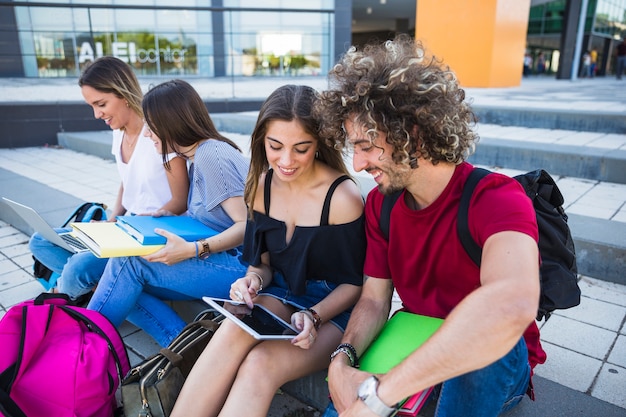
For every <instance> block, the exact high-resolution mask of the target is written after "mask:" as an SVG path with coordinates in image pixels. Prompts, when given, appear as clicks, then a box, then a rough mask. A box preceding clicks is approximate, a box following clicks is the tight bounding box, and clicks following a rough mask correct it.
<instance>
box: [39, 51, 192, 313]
mask: <svg viewBox="0 0 626 417" xmlns="http://www.w3.org/2000/svg"><path fill="white" fill-rule="evenodd" d="M78 85H79V86H80V89H81V93H82V95H83V97H84V99H85V102H86V103H87V104H88V105H89V106H91V107H92V109H93V114H94V117H95V118H96V119H102V120H104V122H105V123H106V124H107V126H109V127H110V128H111V129H113V144H112V147H111V153H112V154H113V156H114V157H115V163H116V167H117V171H118V173H119V175H120V178H121V184H120V187H119V191H118V193H117V199H116V200H115V204H114V205H113V207H112V208H111V210H110V214H109V216H108V221H115V218H116V216H121V215H125V214H128V215H130V214H151V213H153V212H157V211H159V210H167V211H169V212H172V213H175V214H182V213H184V212H185V210H186V209H187V193H188V190H189V180H188V176H187V166H186V161H185V159H184V158H181V157H178V156H176V154H173V153H170V154H168V155H167V156H166V158H165V162H167V164H164V160H163V157H162V156H161V155H160V154H159V153H157V152H155V150H154V146H153V144H152V141H151V140H150V139H148V138H146V137H144V135H143V133H144V122H143V111H142V109H141V99H142V96H143V93H142V91H141V87H140V85H139V82H138V81H137V77H136V76H135V74H134V72H133V70H132V68H131V67H130V66H129V65H128V64H126V63H125V62H123V61H122V60H120V59H118V58H115V57H111V56H106V57H101V58H98V59H96V60H95V61H93V62H92V63H91V64H88V65H87V66H86V67H85V69H84V71H83V72H82V74H81V76H80V78H79V80H78ZM165 165H167V168H166V166H165ZM29 248H30V250H31V252H32V253H33V255H34V256H35V257H36V258H37V259H38V260H39V261H41V262H42V263H43V264H44V265H45V266H47V267H48V268H50V269H51V270H52V271H54V272H56V273H58V274H60V277H59V278H58V281H57V285H58V286H57V288H56V290H55V291H56V292H60V293H64V294H67V295H68V296H69V297H70V298H71V299H72V300H74V301H75V302H76V303H78V304H84V303H86V301H87V298H88V297H90V296H91V291H92V289H93V287H94V286H95V285H96V284H97V283H98V281H99V279H100V276H101V275H102V272H103V271H104V268H105V266H106V264H107V261H108V259H106V258H97V257H96V256H95V255H93V254H92V253H91V252H80V253H76V254H73V253H72V252H69V251H67V250H65V249H63V248H61V247H59V246H56V245H55V244H53V243H51V242H50V241H48V240H46V239H45V238H43V237H42V236H41V235H39V234H38V233H35V234H34V235H33V236H32V237H31V239H30V241H29Z"/></svg>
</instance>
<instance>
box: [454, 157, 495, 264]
mask: <svg viewBox="0 0 626 417" xmlns="http://www.w3.org/2000/svg"><path fill="white" fill-rule="evenodd" d="M490 173H491V171H489V170H487V169H483V168H474V170H473V171H472V172H471V174H470V175H469V177H468V178H467V180H466V181H465V185H464V186H463V194H461V202H460V203H459V212H458V214H457V221H456V230H457V234H458V235H459V239H460V240H461V244H462V245H463V249H465V252H467V254H468V255H469V257H470V258H472V261H474V263H475V264H476V265H477V266H478V267H480V258H481V257H482V254H483V248H481V247H480V246H479V245H478V243H476V241H475V240H474V238H473V237H472V234H471V233H470V230H469V222H468V219H467V218H468V212H469V204H470V200H471V199H472V194H473V193H474V189H475V188H476V185H478V182H479V181H480V180H481V179H483V178H484V177H486V176H487V175H488V174H490Z"/></svg>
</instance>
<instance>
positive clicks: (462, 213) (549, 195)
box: [379, 168, 580, 320]
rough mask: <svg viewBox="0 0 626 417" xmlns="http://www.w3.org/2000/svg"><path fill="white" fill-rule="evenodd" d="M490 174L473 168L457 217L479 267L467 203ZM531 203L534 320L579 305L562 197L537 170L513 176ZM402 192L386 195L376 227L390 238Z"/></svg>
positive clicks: (478, 249)
mask: <svg viewBox="0 0 626 417" xmlns="http://www.w3.org/2000/svg"><path fill="white" fill-rule="evenodd" d="M490 173H491V171H489V170H486V169H482V168H475V169H474V170H473V171H472V173H471V174H470V176H469V178H468V179H467V182H466V183H465V186H464V187H463V194H462V196H461V203H460V206H459V213H458V218H457V233H458V235H459V239H460V240H461V243H462V244H463V247H464V249H465V251H466V252H467V254H468V255H469V256H470V258H472V260H473V261H474V263H475V264H476V265H478V266H480V259H481V255H482V248H481V247H480V246H478V244H477V243H476V241H474V239H473V238H472V235H471V234H470V232H469V227H468V220H467V213H468V210H469V202H470V199H471V197H472V193H473V192H474V188H476V185H477V184H478V182H479V181H480V180H481V179H482V178H483V177H485V176H486V175H488V174H490ZM514 179H515V180H517V181H518V182H519V183H520V184H522V186H523V187H524V190H525V191H526V195H528V197H529V198H530V199H531V200H532V202H533V207H534V209H535V213H536V215H537V225H538V228H539V253H540V254H541V269H540V280H541V295H540V299H539V310H538V311H537V320H542V319H544V318H545V320H547V319H548V318H549V317H550V315H551V314H552V312H553V311H554V310H557V309H559V310H563V309H567V308H571V307H575V306H577V305H578V304H580V288H579V287H578V267H577V265H576V251H575V249H574V240H573V238H572V234H571V232H570V229H569V226H568V224H567V214H565V210H564V209H563V203H564V202H565V200H564V199H563V195H562V194H561V191H560V190H559V188H558V186H557V185H556V183H555V182H554V179H552V177H551V176H550V174H548V173H547V172H546V171H544V170H542V169H538V170H535V171H531V172H527V173H525V174H521V175H517V176H515V177H514ZM401 194H402V192H401V191H400V192H397V193H395V194H393V195H389V196H385V198H384V200H383V206H382V209H381V215H380V220H379V225H380V228H381V231H382V232H383V234H384V236H385V237H386V238H387V239H389V220H390V217H391V209H392V208H393V205H394V204H395V202H396V200H397V199H398V197H400V195H401Z"/></svg>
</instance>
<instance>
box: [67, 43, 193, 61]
mask: <svg viewBox="0 0 626 417" xmlns="http://www.w3.org/2000/svg"><path fill="white" fill-rule="evenodd" d="M187 52H188V51H187V49H186V48H183V47H181V48H171V47H170V46H169V45H168V46H166V47H165V48H159V49H158V50H157V49H155V48H148V49H146V48H137V45H136V44H135V42H112V43H111V55H113V56H114V57H117V58H119V59H121V60H122V61H124V62H127V63H130V64H136V63H140V64H146V63H152V64H154V63H156V62H157V61H159V60H161V61H162V62H167V63H172V64H179V63H184V62H185V54H186V53H187ZM101 56H104V53H103V45H102V42H95V51H94V48H93V46H92V45H91V43H90V42H83V43H82V45H81V47H80V54H79V56H78V62H79V64H83V63H85V62H87V61H93V60H95V59H96V58H99V57H101Z"/></svg>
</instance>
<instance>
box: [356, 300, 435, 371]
mask: <svg viewBox="0 0 626 417" xmlns="http://www.w3.org/2000/svg"><path fill="white" fill-rule="evenodd" d="M442 323H443V319H438V318H434V317H427V316H421V315H419V314H413V313H408V312H406V311H398V312H397V313H395V314H394V315H393V316H392V317H391V318H390V319H389V321H387V323H385V325H384V326H383V328H382V329H381V331H380V333H379V335H378V337H377V338H376V339H375V340H374V341H373V342H372V344H371V345H370V346H369V347H368V348H367V350H366V351H365V353H363V355H362V356H361V358H360V359H359V363H360V369H361V370H362V371H367V372H371V373H374V374H384V373H387V372H388V371H389V370H390V369H391V368H393V367H394V366H396V365H397V364H399V363H400V362H402V360H403V359H404V358H406V357H407V356H409V355H410V354H411V353H412V352H413V351H414V350H416V349H417V348H418V347H420V346H421V345H422V343H424V342H425V341H426V340H427V339H428V338H429V337H430V336H431V335H432V334H433V333H435V332H436V331H437V329H439V327H441V324H442Z"/></svg>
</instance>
